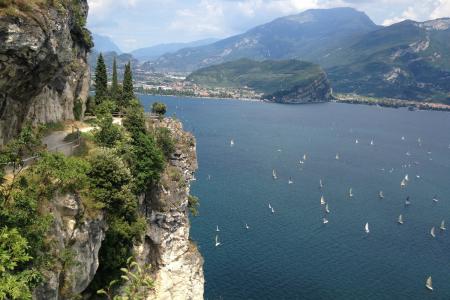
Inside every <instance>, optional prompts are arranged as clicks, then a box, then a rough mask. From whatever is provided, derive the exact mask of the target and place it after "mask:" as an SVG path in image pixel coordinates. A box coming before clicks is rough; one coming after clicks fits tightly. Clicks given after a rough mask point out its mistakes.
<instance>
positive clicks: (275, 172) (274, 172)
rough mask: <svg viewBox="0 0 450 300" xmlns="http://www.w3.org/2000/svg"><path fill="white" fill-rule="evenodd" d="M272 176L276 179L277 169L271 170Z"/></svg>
mask: <svg viewBox="0 0 450 300" xmlns="http://www.w3.org/2000/svg"><path fill="white" fill-rule="evenodd" d="M272 177H273V179H274V180H276V179H277V178H278V177H277V171H275V169H273V170H272Z"/></svg>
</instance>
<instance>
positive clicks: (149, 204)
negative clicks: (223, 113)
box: [135, 119, 204, 300]
mask: <svg viewBox="0 0 450 300" xmlns="http://www.w3.org/2000/svg"><path fill="white" fill-rule="evenodd" d="M155 122H156V123H155V124H153V126H156V127H166V128H169V130H170V131H171V132H172V136H173V137H175V140H176V141H177V151H175V153H174V155H173V156H172V158H171V160H170V162H169V165H168V166H167V168H166V171H165V172H164V174H163V176H162V179H161V183H160V184H159V185H158V186H157V187H156V188H154V190H153V191H151V192H150V193H148V194H147V195H146V196H145V197H142V198H141V205H140V206H141V213H142V214H143V215H145V217H146V219H147V230H146V232H145V238H144V243H143V244H142V245H139V246H137V247H136V249H135V251H136V254H137V258H138V262H139V263H141V264H151V265H152V266H153V270H154V277H155V290H154V293H152V295H150V297H149V298H148V299H161V300H163V299H164V300H184V299H186V300H187V299H192V300H194V299H203V290H204V277H203V258H202V256H201V255H200V252H199V251H198V249H197V247H196V246H195V244H194V243H193V242H192V241H191V240H190V239H189V229H190V222H189V209H188V195H189V190H190V182H191V180H192V179H193V178H194V171H195V170H196V169H197V158H196V146H195V139H194V137H193V136H192V135H191V134H188V133H186V132H185V131H183V129H182V126H181V123H180V122H178V121H174V120H169V119H164V120H162V121H155ZM174 174H175V175H174Z"/></svg>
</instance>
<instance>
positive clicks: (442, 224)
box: [439, 220, 447, 230]
mask: <svg viewBox="0 0 450 300" xmlns="http://www.w3.org/2000/svg"><path fill="white" fill-rule="evenodd" d="M439 228H440V229H441V230H446V229H447V228H445V221H444V220H442V222H441V226H440V227H439Z"/></svg>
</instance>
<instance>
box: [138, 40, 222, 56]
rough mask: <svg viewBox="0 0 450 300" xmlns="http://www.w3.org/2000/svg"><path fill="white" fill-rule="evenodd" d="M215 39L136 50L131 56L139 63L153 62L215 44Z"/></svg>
mask: <svg viewBox="0 0 450 300" xmlns="http://www.w3.org/2000/svg"><path fill="white" fill-rule="evenodd" d="M216 41H217V39H204V40H199V41H194V42H190V43H170V44H160V45H155V46H152V47H147V48H141V49H136V50H134V51H132V52H131V54H132V55H133V56H134V57H135V58H137V59H138V60H140V61H149V60H154V59H157V58H158V57H160V56H161V55H163V54H166V53H171V52H176V51H178V50H180V49H183V48H192V47H199V46H204V45H208V44H212V43H214V42H216Z"/></svg>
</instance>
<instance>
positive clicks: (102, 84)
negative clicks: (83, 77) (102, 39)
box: [95, 53, 108, 104]
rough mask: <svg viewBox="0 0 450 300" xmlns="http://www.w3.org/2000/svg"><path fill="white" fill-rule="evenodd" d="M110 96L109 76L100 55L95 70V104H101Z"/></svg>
mask: <svg viewBox="0 0 450 300" xmlns="http://www.w3.org/2000/svg"><path fill="white" fill-rule="evenodd" d="M107 94H108V74H107V73H106V65H105V60H104V59H103V55H102V54H101V53H100V55H99V56H98V59H97V68H96V69H95V103H96V104H100V103H102V102H103V101H104V100H106V97H107Z"/></svg>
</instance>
